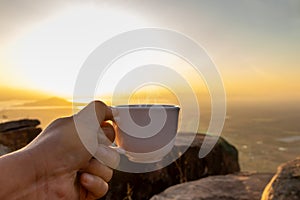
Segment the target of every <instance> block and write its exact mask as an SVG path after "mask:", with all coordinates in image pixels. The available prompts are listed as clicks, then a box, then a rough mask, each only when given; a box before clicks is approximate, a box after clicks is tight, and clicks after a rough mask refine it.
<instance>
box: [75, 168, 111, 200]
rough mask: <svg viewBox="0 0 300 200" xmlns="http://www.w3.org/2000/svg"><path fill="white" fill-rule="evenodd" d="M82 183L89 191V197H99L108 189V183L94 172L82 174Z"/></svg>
mask: <svg viewBox="0 0 300 200" xmlns="http://www.w3.org/2000/svg"><path fill="white" fill-rule="evenodd" d="M80 183H81V185H82V186H83V187H84V188H85V189H86V190H87V191H88V195H87V199H98V198H100V197H103V196H104V195H105V194H106V192H107V191H108V184H107V183H106V182H105V181H104V180H103V179H101V178H100V177H98V176H94V175H92V174H88V173H83V174H81V176H80Z"/></svg>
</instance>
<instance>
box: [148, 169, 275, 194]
mask: <svg viewBox="0 0 300 200" xmlns="http://www.w3.org/2000/svg"><path fill="white" fill-rule="evenodd" d="M271 178H272V174H268V173H265V174H262V173H259V174H258V173H237V174H229V175H222V176H210V177H207V178H203V179H200V180H197V181H192V182H187V183H183V184H179V185H175V186H172V187H170V188H168V189H166V190H165V191H164V192H162V193H161V194H159V195H155V196H154V197H152V198H151V200H177V199H180V200H190V199H197V200H260V197H261V193H262V192H263V190H264V187H265V186H266V184H267V183H268V182H269V181H270V180H271Z"/></svg>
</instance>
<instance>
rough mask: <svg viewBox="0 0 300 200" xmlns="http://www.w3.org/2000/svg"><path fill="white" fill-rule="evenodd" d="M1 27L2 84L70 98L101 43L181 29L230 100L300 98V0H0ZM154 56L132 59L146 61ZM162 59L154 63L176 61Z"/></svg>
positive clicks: (157, 57) (194, 82) (166, 57)
mask: <svg viewBox="0 0 300 200" xmlns="http://www.w3.org/2000/svg"><path fill="white" fill-rule="evenodd" d="M0 27H1V29H0V86H2V87H15V88H22V89H34V90H41V91H44V92H49V93H53V94H57V95H62V96H68V97H69V96H71V95H72V93H73V89H74V84H75V82H76V77H77V75H78V73H79V70H80V68H81V67H82V64H83V62H84V61H85V59H86V58H87V57H88V55H89V54H90V53H91V52H92V51H93V50H94V49H95V48H96V47H97V46H99V45H100V44H101V43H102V42H104V41H106V40H107V39H109V38H111V37H112V36H114V35H117V34H120V33H122V32H125V31H130V30H133V29H137V28H145V27H158V28H166V29H171V30H175V31H177V32H180V33H182V34H184V35H186V36H188V37H190V38H192V39H193V40H195V41H196V42H197V43H198V44H200V45H201V46H202V47H203V48H204V49H205V50H206V52H207V54H208V55H209V56H210V58H211V59H212V60H213V62H214V63H215V65H216V66H217V67H218V69H219V72H220V74H221V76H222V79H223V82H224V86H225V90H226V93H227V97H228V98H229V99H230V98H231V99H234V98H237V99H250V100H256V99H257V100H295V99H296V100H299V99H300V94H299V92H298V91H299V90H300V82H299V80H298V76H299V74H300V56H299V52H300V2H299V1H298V0H263V1H261V0H226V1H224V0H210V1H201V0H197V1H191V0H187V1H179V0H173V1H167V0H166V1H161V0H153V1H140V0H139V1H138V0H132V1H129V0H126V1H115V0H113V1H91V0H87V1H79V0H77V1H70V0H69V1H68V0H65V1H62V0H61V1H59V0H53V1H33V0H23V1H16V0H1V1H0ZM154 54H155V53H153V52H145V53H144V54H143V55H137V56H136V57H132V58H131V60H128V59H127V61H126V62H127V63H129V65H130V63H131V62H135V63H139V62H138V61H141V62H140V63H143V62H145V60H147V59H149V58H154V57H155V55H154ZM161 57H162V56H156V57H155V58H156V61H157V62H162V63H165V62H168V61H169V60H170V59H171V60H172V59H174V58H171V57H170V56H169V57H168V56H167V55H166V56H165V57H164V58H161ZM125 60H126V59H125ZM137 60H138V61H137ZM174 60H176V59H174ZM174 60H172V62H174ZM124 62H125V61H124ZM178 63H179V61H178ZM178 63H177V65H179V64H178ZM123 65H124V63H123ZM120 66H122V64H121V65H120ZM186 67H187V66H186V65H184V64H181V65H180V66H179V68H181V70H183V71H186V70H185V69H186ZM115 68H116V69H118V70H119V71H122V70H124V67H123V68H122V67H115ZM122 73H124V71H123V72H122ZM122 73H121V72H120V73H119V74H122ZM112 74H114V77H112V76H111V77H108V79H107V80H108V81H109V80H112V79H114V80H115V81H117V79H118V76H117V75H116V74H118V73H117V72H116V71H115V72H112ZM187 74H188V73H187ZM192 74H193V73H192V72H191V73H190V76H189V75H187V78H190V79H193V77H192ZM194 78H195V77H194ZM196 78H197V77H196ZM108 81H107V82H108ZM112 82H113V81H112ZM192 84H194V85H197V81H192ZM107 85H109V84H107ZM195 87H197V86H195ZM111 89H112V88H111V87H106V90H107V91H109V90H111ZM3 92H4V90H3Z"/></svg>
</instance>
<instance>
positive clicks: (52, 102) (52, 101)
mask: <svg viewBox="0 0 300 200" xmlns="http://www.w3.org/2000/svg"><path fill="white" fill-rule="evenodd" d="M21 106H72V102H69V101H67V100H65V99H62V98H58V97H51V98H48V99H42V100H38V101H35V102H31V103H25V104H23V105H21Z"/></svg>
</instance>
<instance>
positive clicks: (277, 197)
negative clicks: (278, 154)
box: [261, 157, 300, 200]
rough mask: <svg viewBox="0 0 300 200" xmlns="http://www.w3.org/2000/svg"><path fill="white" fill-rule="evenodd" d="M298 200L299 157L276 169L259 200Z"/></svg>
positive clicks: (299, 184)
mask: <svg viewBox="0 0 300 200" xmlns="http://www.w3.org/2000/svg"><path fill="white" fill-rule="evenodd" d="M286 199H288V200H296V199H297V200H299V199H300V157H298V158H296V159H295V160H292V161H289V162H287V163H284V164H282V165H281V166H279V167H278V169H277V172H276V174H275V175H274V177H273V178H272V181H270V183H269V184H268V185H267V186H266V188H265V190H264V193H263V195H262V198H261V200H286Z"/></svg>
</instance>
